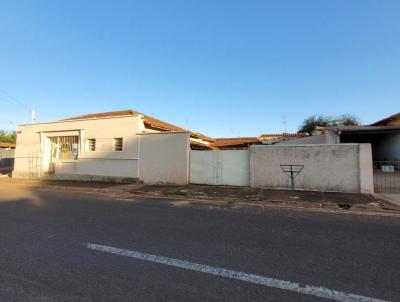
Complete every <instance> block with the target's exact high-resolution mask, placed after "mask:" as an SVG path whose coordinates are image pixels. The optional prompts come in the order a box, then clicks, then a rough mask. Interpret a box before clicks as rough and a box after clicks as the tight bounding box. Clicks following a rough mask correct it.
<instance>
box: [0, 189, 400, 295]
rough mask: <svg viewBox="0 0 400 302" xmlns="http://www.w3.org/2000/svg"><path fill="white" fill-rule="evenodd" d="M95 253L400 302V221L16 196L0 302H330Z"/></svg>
mask: <svg viewBox="0 0 400 302" xmlns="http://www.w3.org/2000/svg"><path fill="white" fill-rule="evenodd" d="M88 243H93V244H99V245H106V246H111V247H115V248H119V249H124V250H129V251H136V252H140V253H146V254H152V255H156V256H162V257H168V258H174V259H179V260H183V261H188V262H193V263H197V264H202V265H208V266H212V267H216V268H224V269H229V270H234V271H237V272H243V273H247V274H256V275H259V276H264V277H268V278H277V279H279V280H285V281H290V282H298V283H301V284H304V285H312V286H321V287H324V288H327V289H335V290H338V291H341V292H343V293H351V294H356V295H361V296H365V297H373V298H377V299H382V300H387V301H400V219H399V218H391V217H373V216H361V215H341V214H330V213H310V212H301V211H295V210H282V209H271V208H269V209H259V208H214V207H205V206H196V205H185V203H184V202H179V203H174V202H173V201H171V200H155V199H146V198H138V199H136V200H133V201H123V200H116V199H112V198H111V197H107V196H101V197H100V196H96V195H93V194H83V193H68V192H54V191H43V190H37V189H36V190H33V189H29V188H23V187H12V186H7V187H2V188H0V301H46V302H48V301H329V299H324V298H319V297H315V296H313V295H309V294H302V293H297V292H293V291H289V290H286V289H278V288H275V287H269V286H265V285H260V284H252V283H249V282H246V281H240V280H235V279H230V278H226V277H221V276H216V275H213V274H210V273H204V272H198V271H193V270H188V269H185V268H178V267H173V266H169V265H166V264H162V263H156V262H152V261H148V260H143V259H142V260H141V259H136V258H131V257H126V256H122V255H116V254H111V253H106V252H101V251H97V250H93V249H89V248H88V247H87V244H88ZM356 301H358V300H356ZM360 301H361V300H360Z"/></svg>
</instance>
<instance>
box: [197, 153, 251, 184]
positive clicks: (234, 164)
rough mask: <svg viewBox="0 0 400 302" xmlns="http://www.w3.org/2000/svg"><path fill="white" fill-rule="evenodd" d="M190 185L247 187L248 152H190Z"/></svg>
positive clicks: (248, 177)
mask: <svg viewBox="0 0 400 302" xmlns="http://www.w3.org/2000/svg"><path fill="white" fill-rule="evenodd" d="M190 183H192V184H207V185H228V186H249V185H250V160H249V151H248V150H218V151H197V150H193V151H190Z"/></svg>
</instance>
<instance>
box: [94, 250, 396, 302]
mask: <svg viewBox="0 0 400 302" xmlns="http://www.w3.org/2000/svg"><path fill="white" fill-rule="evenodd" d="M87 247H88V248H89V249H92V250H97V251H101V252H106V253H111V254H116V255H120V256H126V257H131V258H136V259H140V260H145V261H150V262H155V263H160V264H166V265H170V266H174V267H179V268H183V269H188V270H192V271H197V272H202V273H207V274H212V275H216V276H222V277H226V278H230V279H236V280H240V281H245V282H249V283H253V284H259V285H264V286H267V287H274V288H279V289H283V290H289V291H293V292H297V293H300V294H306V295H311V296H316V297H320V298H325V299H331V300H334V301H341V302H388V301H385V300H380V299H375V298H370V297H365V296H360V295H355V294H349V293H345V292H340V291H337V290H334V289H329V288H325V287H320V286H312V285H305V284H300V283H296V282H290V281H285V280H280V279H275V278H270V277H263V276H259V275H253V274H247V273H243V272H238V271H232V270H228V269H224V268H219V267H214V266H209V265H203V264H199V263H193V262H189V261H184V260H178V259H174V258H167V257H162V256H156V255H151V254H145V253H141V252H135V251H130V250H124V249H119V248H115V247H112V246H106V245H101V244H94V243H88V244H87Z"/></svg>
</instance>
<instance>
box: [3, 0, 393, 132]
mask: <svg viewBox="0 0 400 302" xmlns="http://www.w3.org/2000/svg"><path fill="white" fill-rule="evenodd" d="M0 37H1V40H0V89H3V90H5V91H6V92H8V93H9V94H10V95H12V96H13V97H15V98H17V99H18V100H20V101H22V102H23V103H25V104H26V105H27V106H29V107H30V106H34V107H35V108H36V109H37V118H38V121H49V120H55V119H59V118H64V117H68V116H73V115H78V114H83V113H89V112H102V111H112V110H119V109H128V108H131V109H136V110H138V111H141V112H143V113H146V114H149V115H152V116H154V117H157V118H160V119H163V120H165V121H168V122H171V123H174V124H176V125H180V126H183V127H187V126H189V127H190V128H191V129H193V130H197V131H200V132H203V133H205V134H208V135H211V136H215V137H223V136H238V135H239V136H255V135H259V134H261V133H273V132H282V131H283V130H284V126H283V124H282V119H283V117H284V116H285V117H286V120H287V127H286V128H287V129H286V130H287V131H296V130H297V128H298V126H299V124H300V123H301V122H302V120H303V119H304V118H306V117H307V116H309V115H312V114H326V115H336V114H341V113H352V114H355V115H357V116H358V117H359V118H360V119H361V121H362V122H364V123H370V122H373V121H375V120H378V119H380V118H383V117H385V116H387V115H390V114H392V113H395V112H398V111H400V1H398V0H393V1H390V0H375V1H369V0H331V1H325V0H315V1H309V0H301V1H298V0H291V1H283V0H279V1H267V0H261V1H249V0H247V1H232V0H229V1H225V0H212V1H208V0H199V1H190V0H182V1H176V0H169V1H164V0H163V1H133V0H131V1H116V0H114V1H71V0H68V1H40V0H37V1H36V0H35V1H34V0H32V1H18V0H2V1H0ZM28 120H29V113H28V112H27V111H25V109H24V108H23V107H22V106H18V105H16V104H14V103H12V102H10V101H9V97H7V96H6V95H5V94H4V93H3V92H1V91H0V128H3V129H4V128H6V129H14V128H15V126H16V125H17V124H19V123H24V122H26V121H28Z"/></svg>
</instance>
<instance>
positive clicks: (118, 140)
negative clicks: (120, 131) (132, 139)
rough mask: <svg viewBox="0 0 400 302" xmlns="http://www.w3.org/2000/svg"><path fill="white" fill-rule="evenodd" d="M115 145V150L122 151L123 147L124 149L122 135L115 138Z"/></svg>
mask: <svg viewBox="0 0 400 302" xmlns="http://www.w3.org/2000/svg"><path fill="white" fill-rule="evenodd" d="M113 145H114V151H122V149H123V139H122V137H117V138H114V140H113Z"/></svg>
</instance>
